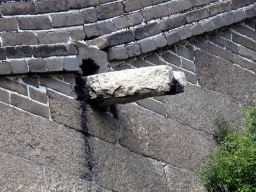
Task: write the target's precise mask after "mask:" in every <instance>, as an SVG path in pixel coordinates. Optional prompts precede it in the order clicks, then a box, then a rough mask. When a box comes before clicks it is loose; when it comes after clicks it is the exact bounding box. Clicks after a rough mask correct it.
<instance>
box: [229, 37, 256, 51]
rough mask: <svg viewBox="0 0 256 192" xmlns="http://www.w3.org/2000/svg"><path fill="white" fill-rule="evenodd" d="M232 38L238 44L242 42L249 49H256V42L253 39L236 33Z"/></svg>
mask: <svg viewBox="0 0 256 192" xmlns="http://www.w3.org/2000/svg"><path fill="white" fill-rule="evenodd" d="M232 40H233V41H234V42H236V43H238V44H241V45H243V46H245V47H247V48H249V49H252V50H254V51H256V43H255V42H253V41H251V40H250V39H247V38H246V37H243V36H241V35H238V34H236V33H232Z"/></svg>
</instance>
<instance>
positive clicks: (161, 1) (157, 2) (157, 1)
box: [153, 0, 169, 5]
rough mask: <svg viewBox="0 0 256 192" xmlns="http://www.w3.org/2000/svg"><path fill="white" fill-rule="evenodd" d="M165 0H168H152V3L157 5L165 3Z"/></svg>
mask: <svg viewBox="0 0 256 192" xmlns="http://www.w3.org/2000/svg"><path fill="white" fill-rule="evenodd" d="M167 1H169V0H153V5H157V4H159V3H165V2H167Z"/></svg>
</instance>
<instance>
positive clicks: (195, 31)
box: [189, 23, 203, 36]
mask: <svg viewBox="0 0 256 192" xmlns="http://www.w3.org/2000/svg"><path fill="white" fill-rule="evenodd" d="M189 28H190V30H191V33H192V35H193V36H195V35H200V34H202V33H203V28H202V25H201V23H197V24H194V25H192V26H190V27H189Z"/></svg>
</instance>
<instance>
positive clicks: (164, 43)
mask: <svg viewBox="0 0 256 192" xmlns="http://www.w3.org/2000/svg"><path fill="white" fill-rule="evenodd" d="M154 41H155V44H156V46H157V47H158V48H161V47H165V46H167V40H166V39H165V36H164V35H161V36H158V37H155V38H154Z"/></svg>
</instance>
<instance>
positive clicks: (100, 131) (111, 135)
mask: <svg viewBox="0 0 256 192" xmlns="http://www.w3.org/2000/svg"><path fill="white" fill-rule="evenodd" d="M47 95H48V96H49V103H50V112H51V117H52V119H53V120H54V121H56V122H59V123H62V124H64V125H66V126H68V127H72V128H74V129H76V130H80V131H83V132H84V133H89V134H90V135H94V136H96V137H97V138H100V139H103V140H105V141H107V142H112V143H114V142H116V140H117V124H116V120H115V119H114V118H113V117H112V116H111V115H110V114H108V113H106V112H102V111H99V110H96V109H93V108H91V107H90V106H89V105H85V106H83V105H82V104H81V103H79V102H78V101H76V100H73V99H69V98H67V97H64V96H61V95H59V94H57V93H55V92H53V91H50V90H48V92H47Z"/></svg>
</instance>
